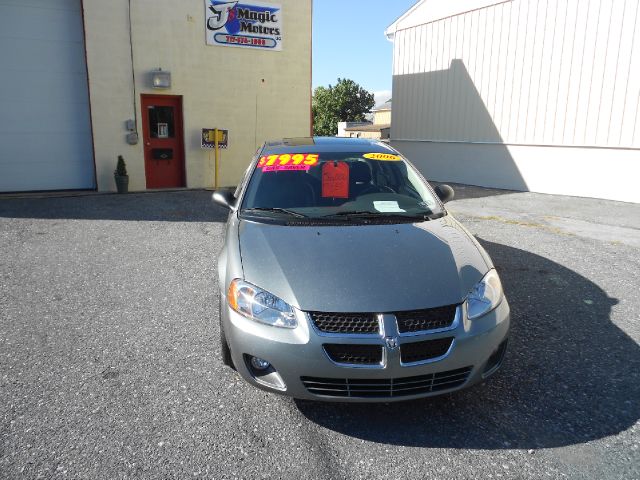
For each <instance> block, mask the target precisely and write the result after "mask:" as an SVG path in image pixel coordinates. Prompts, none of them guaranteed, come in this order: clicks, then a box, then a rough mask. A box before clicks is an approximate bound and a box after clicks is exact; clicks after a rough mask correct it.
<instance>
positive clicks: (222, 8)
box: [205, 0, 282, 50]
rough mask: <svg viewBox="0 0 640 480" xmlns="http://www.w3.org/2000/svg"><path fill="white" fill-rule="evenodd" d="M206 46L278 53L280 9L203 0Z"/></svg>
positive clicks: (264, 4) (266, 5)
mask: <svg viewBox="0 0 640 480" xmlns="http://www.w3.org/2000/svg"><path fill="white" fill-rule="evenodd" d="M205 8H206V13H205V21H206V28H207V45H222V46H225V47H244V48H259V49H264V50H282V7H281V6H280V5H274V4H272V3H260V2H251V3H240V2H224V1H218V0H205Z"/></svg>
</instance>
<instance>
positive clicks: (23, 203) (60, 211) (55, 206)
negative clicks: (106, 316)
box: [0, 190, 228, 222]
mask: <svg viewBox="0 0 640 480" xmlns="http://www.w3.org/2000/svg"><path fill="white" fill-rule="evenodd" d="M211 193H212V192H209V191H205V190H190V191H177V192H153V193H130V194H127V195H87V196H75V197H47V198H5V199H0V217H7V218H43V219H78V220H124V221H155V222H226V221H227V213H228V212H227V210H225V209H223V208H221V207H218V206H216V205H214V204H213V203H212V201H211Z"/></svg>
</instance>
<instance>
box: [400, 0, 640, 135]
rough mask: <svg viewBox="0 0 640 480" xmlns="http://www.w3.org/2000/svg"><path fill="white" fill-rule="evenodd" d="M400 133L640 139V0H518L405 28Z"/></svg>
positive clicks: (401, 55)
mask: <svg viewBox="0 0 640 480" xmlns="http://www.w3.org/2000/svg"><path fill="white" fill-rule="evenodd" d="M393 74H394V83H393V103H394V108H393V114H392V115H393V121H392V133H391V136H392V139H396V140H433V141H461V142H488V143H505V144H521V145H563V146H597V147H611V148H638V147H640V125H638V124H639V123H640V120H639V116H640V105H639V103H640V2H639V1H638V0H537V1H533V0H532V1H528V0H514V1H507V2H503V3H499V4H497V5H492V6H489V7H487V8H482V9H479V10H475V11H470V12H467V13H463V14H460V15H456V16H453V17H449V18H445V19H442V20H438V21H435V22H432V23H427V24H423V25H418V26H415V27H412V28H408V29H404V30H399V31H397V32H396V34H395V40H394V67H393Z"/></svg>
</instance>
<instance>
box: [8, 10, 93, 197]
mask: <svg viewBox="0 0 640 480" xmlns="http://www.w3.org/2000/svg"><path fill="white" fill-rule="evenodd" d="M93 165H94V163H93V149H92V145H91V128H90V120H89V96H88V91H87V73H86V68H85V56H84V36H83V26H82V14H81V9H80V0H0V191H3V192H11V191H27V190H62V189H90V188H94V185H95V180H94V166H93Z"/></svg>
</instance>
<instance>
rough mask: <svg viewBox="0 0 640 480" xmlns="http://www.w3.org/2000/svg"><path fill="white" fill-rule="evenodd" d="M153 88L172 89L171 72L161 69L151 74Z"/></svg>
mask: <svg viewBox="0 0 640 480" xmlns="http://www.w3.org/2000/svg"><path fill="white" fill-rule="evenodd" d="M151 86H152V87H153V88H171V72H166V71H164V70H162V69H161V68H158V70H153V71H152V72H151Z"/></svg>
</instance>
